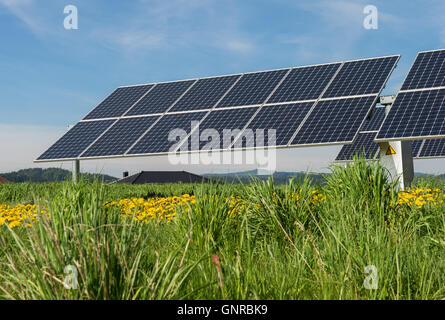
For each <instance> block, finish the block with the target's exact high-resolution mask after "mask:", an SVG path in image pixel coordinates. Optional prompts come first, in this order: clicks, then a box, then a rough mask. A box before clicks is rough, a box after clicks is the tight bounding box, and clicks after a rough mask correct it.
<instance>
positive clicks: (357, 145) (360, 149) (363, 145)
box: [335, 132, 379, 161]
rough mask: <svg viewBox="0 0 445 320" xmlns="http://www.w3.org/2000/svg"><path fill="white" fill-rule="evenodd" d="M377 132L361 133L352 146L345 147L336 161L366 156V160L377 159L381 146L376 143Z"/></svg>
mask: <svg viewBox="0 0 445 320" xmlns="http://www.w3.org/2000/svg"><path fill="white" fill-rule="evenodd" d="M376 134H377V132H369V133H360V134H358V135H357V137H356V139H355V140H354V142H353V143H352V144H347V145H344V146H343V148H342V149H341V150H340V153H339V154H338V156H337V158H336V159H335V160H337V161H341V160H352V159H353V157H354V156H362V155H363V156H364V157H365V159H370V160H372V159H375V158H376V155H377V152H378V151H379V144H378V143H375V142H374V138H375V136H376Z"/></svg>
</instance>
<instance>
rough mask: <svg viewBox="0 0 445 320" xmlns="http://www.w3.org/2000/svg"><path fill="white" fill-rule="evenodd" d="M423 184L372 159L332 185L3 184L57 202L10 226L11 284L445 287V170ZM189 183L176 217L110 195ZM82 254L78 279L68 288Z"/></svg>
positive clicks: (228, 295) (12, 197) (66, 292)
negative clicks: (405, 184)
mask: <svg viewBox="0 0 445 320" xmlns="http://www.w3.org/2000/svg"><path fill="white" fill-rule="evenodd" d="M436 188H437V189H439V190H436V191H435V189H436ZM413 189H419V190H417V192H416V190H414V191H412V192H411V193H409V194H408V193H407V194H405V195H403V194H398V193H397V192H396V191H395V189H394V187H393V186H391V185H390V184H389V183H387V179H386V177H385V172H384V169H383V168H382V167H381V166H379V164H378V163H376V164H370V165H369V164H366V162H364V161H363V160H356V162H355V164H354V165H352V166H349V167H347V168H344V167H333V168H332V174H331V175H329V176H327V177H326V182H325V183H323V184H322V185H317V184H316V183H314V182H311V181H310V180H309V179H306V180H290V181H289V183H288V184H286V185H280V186H277V185H274V183H273V181H271V180H269V181H257V182H255V183H251V184H245V185H242V184H241V185H231V184H226V185H222V184H221V185H183V184H178V185H161V186H155V185H145V186H125V185H106V184H102V183H101V182H99V181H96V182H93V183H91V182H80V183H79V184H78V185H73V184H71V183H68V182H60V183H47V184H29V183H24V184H15V185H0V204H4V205H8V206H9V207H14V206H16V205H17V204H30V205H36V208H37V209H38V210H43V209H44V210H46V211H47V212H48V213H49V216H47V215H45V214H42V215H40V216H39V217H38V219H37V221H35V222H32V223H30V226H29V227H27V226H26V225H27V224H28V223H27V222H26V221H25V220H23V221H22V224H21V225H19V226H16V227H14V228H10V227H9V224H8V221H5V220H3V224H2V225H0V297H1V298H2V299H445V204H444V202H443V200H445V196H444V194H445V193H444V192H445V183H444V181H443V180H435V179H433V178H425V179H423V180H417V181H416V182H415V185H414V186H413ZM430 189H431V190H430ZM315 190H316V191H315ZM184 194H189V195H191V196H192V197H193V198H194V199H195V201H193V202H187V203H185V204H182V205H178V206H176V207H175V208H174V209H173V210H174V212H175V214H176V216H174V217H173V218H172V219H171V221H169V220H168V219H165V218H164V219H160V218H150V219H148V220H147V221H145V222H144V221H137V220H135V219H133V218H132V214H131V212H130V213H127V215H126V216H125V217H123V215H122V211H121V209H120V208H119V207H117V206H106V205H105V204H106V203H109V202H110V201H116V202H118V201H119V200H121V199H131V198H143V199H145V200H147V199H149V198H155V197H170V196H181V195H184ZM236 197H239V198H236ZM159 201H161V200H159ZM195 202H196V203H195ZM137 210H138V208H137V207H136V208H135V209H134V211H135V212H134V213H136V211H137ZM0 218H1V216H0ZM69 265H74V266H75V267H76V269H77V272H78V277H77V279H78V287H77V289H66V288H65V287H64V281H65V279H66V278H67V277H69V275H68V273H65V272H67V270H65V267H66V266H69ZM370 265H372V266H375V267H376V271H377V278H376V279H377V281H376V282H366V281H368V280H367V279H369V278H367V277H368V276H370V275H369V274H368V275H367V274H365V271H364V270H365V267H367V266H370ZM371 276H372V275H371ZM364 282H365V283H372V284H373V285H376V289H372V288H371V289H367V288H365V286H364ZM69 283H71V282H69Z"/></svg>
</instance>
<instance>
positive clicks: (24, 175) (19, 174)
mask: <svg viewBox="0 0 445 320" xmlns="http://www.w3.org/2000/svg"><path fill="white" fill-rule="evenodd" d="M0 176H2V177H4V178H5V179H6V180H8V181H10V182H14V183H20V182H54V181H67V180H71V179H72V178H73V175H72V172H71V171H69V170H65V169H60V168H48V169H42V168H33V169H23V170H19V171H15V172H10V173H0ZM81 176H82V177H83V178H85V179H88V180H94V179H96V178H97V179H100V180H101V179H103V180H104V181H105V182H112V181H115V180H117V178H115V177H112V176H108V175H102V174H89V173H82V174H81Z"/></svg>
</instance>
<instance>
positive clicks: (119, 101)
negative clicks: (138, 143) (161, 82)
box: [84, 85, 153, 119]
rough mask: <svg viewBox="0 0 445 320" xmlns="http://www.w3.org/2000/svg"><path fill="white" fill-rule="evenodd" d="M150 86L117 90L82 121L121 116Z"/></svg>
mask: <svg viewBox="0 0 445 320" xmlns="http://www.w3.org/2000/svg"><path fill="white" fill-rule="evenodd" d="M151 87H153V86H152V85H144V86H132V87H122V88H117V89H116V90H115V91H114V92H113V93H112V94H111V95H109V96H108V97H107V98H106V99H105V100H104V101H103V102H101V103H100V104H99V105H98V106H97V107H96V108H94V109H93V110H92V111H91V112H90V113H89V114H88V115H87V116H86V117H85V118H84V119H103V118H113V117H120V116H122V115H123V114H124V113H125V112H126V111H127V110H128V109H130V107H131V106H132V105H133V104H134V103H136V102H137V101H138V100H139V99H140V98H141V97H142V96H143V95H144V94H145V93H147V92H148V91H149V90H150V89H151Z"/></svg>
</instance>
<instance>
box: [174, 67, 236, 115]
mask: <svg viewBox="0 0 445 320" xmlns="http://www.w3.org/2000/svg"><path fill="white" fill-rule="evenodd" d="M239 77H240V75H234V76H227V77H216V78H207V79H200V80H198V82H197V83H196V84H195V85H194V86H193V87H192V88H191V89H190V90H189V91H188V92H187V93H186V94H185V95H184V96H183V97H182V98H181V100H179V101H178V103H176V104H175V105H174V106H173V108H172V109H170V112H175V111H190V110H200V109H211V108H213V107H214V106H215V104H216V103H217V102H218V101H219V100H220V99H221V98H222V97H223V95H224V94H225V93H226V92H227V91H228V90H229V89H230V87H231V86H232V85H233V84H234V83H235V81H236V80H237V79H238V78H239Z"/></svg>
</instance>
